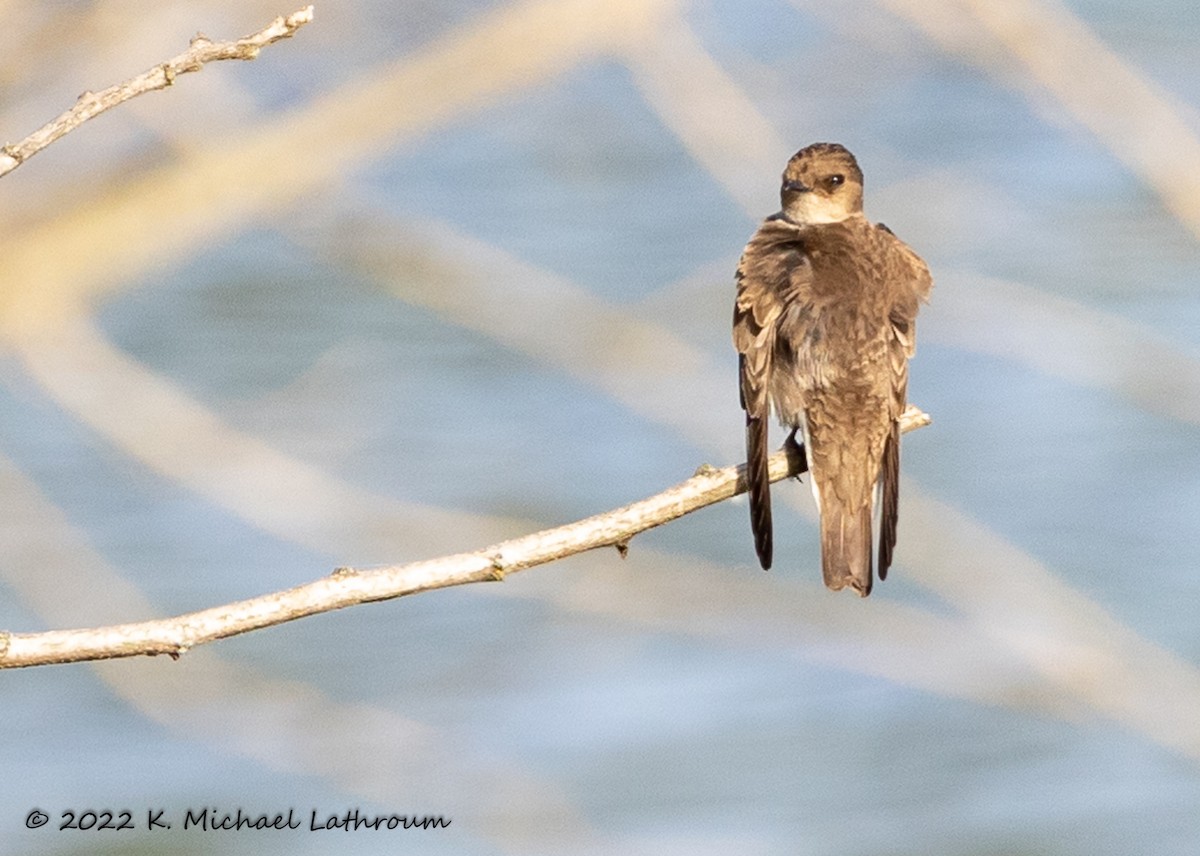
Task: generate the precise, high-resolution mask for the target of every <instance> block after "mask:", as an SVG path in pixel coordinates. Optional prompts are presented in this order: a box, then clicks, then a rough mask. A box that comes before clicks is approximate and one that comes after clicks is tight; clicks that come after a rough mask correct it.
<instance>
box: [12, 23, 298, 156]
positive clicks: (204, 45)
mask: <svg viewBox="0 0 1200 856" xmlns="http://www.w3.org/2000/svg"><path fill="white" fill-rule="evenodd" d="M312 19H313V7H312V6H306V7H305V8H303V9H300V10H299V11H296V12H293V13H292V14H291V15H288V16H287V17H286V18H285V17H283V16H282V15H281V16H280V17H278V18H276V19H275V20H274V21H272V22H271V23H270V24H268V25H267V26H266V27H264V28H263V29H261V30H259V31H258V32H257V33H254V34H253V35H249V36H245V37H244V38H240V39H238V40H237V41H233V42H212V41H209V39H208V38H207V37H205V36H203V35H199V34H197V35H196V37H195V38H193V39H192V42H191V45H190V47H188V49H187V50H186V51H184V52H183V53H181V54H179V56H177V57H174V58H172V59H169V60H167V61H166V62H164V63H160V64H159V65H156V66H154V67H153V68H151V69H148V70H146V71H144V72H142V73H141V74H139V75H138V76H137V77H134V78H130V79H129V80H126V81H125V82H124V83H118V84H117V85H115V86H110V87H108V89H105V90H102V91H100V92H85V93H83V94H82V95H80V96H79V99H78V100H77V101H76V102H75V106H74V107H72V108H71V109H70V110H68V111H66V112H65V113H63V114H62V115H61V116H59V117H58V118H57V119H54V120H53V121H51V122H48V123H47V124H45V125H43V126H42V127H41V128H38V129H37V130H36V131H34V132H33V133H32V134H30V135H29V136H28V137H26V138H25V139H23V140H22V141H21V142H19V143H15V144H10V145H6V146H4V147H3V148H2V149H0V177H2V176H5V175H7V174H8V173H10V172H12V171H13V170H14V169H16V168H17V167H18V166H20V165H21V164H22V163H24V162H25V161H27V160H29V158H31V157H33V156H34V155H36V154H37V153H38V152H40V151H41V150H42V149H44V148H46V146H48V145H50V144H51V143H53V142H54V141H55V140H57V139H59V138H60V137H63V136H65V135H66V134H69V133H70V132H71V131H73V130H75V129H76V128H78V127H79V126H80V125H82V124H83V123H84V122H86V121H87V120H88V119H91V118H93V117H95V116H99V115H100V114H101V113H103V112H104V111H105V110H108V109H110V108H112V107H116V106H117V105H118V104H121V103H123V102H125V101H128V100H129V99H131V98H136V97H137V96H138V95H142V94H144V93H146V92H151V91H153V90H155V89H165V88H167V87H168V86H170V85H171V84H173V83H174V82H175V78H176V77H178V76H179V75H181V74H187V73H188V72H190V71H199V70H200V69H201V68H203V67H204V64H205V63H208V62H216V61H218V60H223V59H255V58H256V57H257V56H258V52H259V51H260V50H261V49H262V48H263V47H264V46H266V45H269V44H272V43H273V42H277V41H279V40H280V39H289V38H291V37H292V36H293V35H294V34H295V33H296V31H297V30H299V29H300V28H301V27H302V26H304V25H305V24H307V23H309V22H310V21H312Z"/></svg>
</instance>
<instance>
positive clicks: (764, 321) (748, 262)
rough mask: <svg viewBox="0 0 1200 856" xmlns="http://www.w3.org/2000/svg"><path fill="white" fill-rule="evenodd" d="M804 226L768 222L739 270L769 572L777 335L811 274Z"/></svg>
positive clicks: (749, 437)
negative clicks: (770, 433)
mask: <svg viewBox="0 0 1200 856" xmlns="http://www.w3.org/2000/svg"><path fill="white" fill-rule="evenodd" d="M803 249H804V248H803V242H802V233H801V230H800V229H799V227H797V226H796V225H794V224H792V223H789V222H787V221H786V220H783V219H781V218H771V219H768V220H766V221H765V222H764V223H763V224H762V225H761V226H760V227H759V229H758V231H757V232H755V233H754V236H753V237H752V238H751V239H750V243H748V244H747V245H746V249H745V250H744V251H743V252H742V258H741V261H740V262H739V263H738V268H737V302H736V303H735V305H734V310H733V345H734V347H735V348H737V352H738V356H739V359H738V365H739V372H740V376H741V377H740V390H741V402H742V409H744V410H745V411H746V486H747V493H748V494H749V496H750V528H751V529H752V530H753V532H754V548H755V551H756V552H757V553H758V560H759V562H760V563H761V564H762V566H763V568H770V567H771V558H772V550H773V547H772V532H771V483H770V479H769V478H768V475H767V428H768V417H769V415H770V410H771V402H770V389H769V387H770V379H771V368H772V361H773V359H774V352H775V330H776V324H777V323H778V321H779V317H780V315H781V314H782V313H783V310H784V308H785V305H786V299H787V297H788V294H789V292H790V291H792V290H794V289H795V288H797V287H798V286H799V285H800V283H799V282H798V280H802V279H803V278H804V276H805V275H806V272H807V271H808V264H807V260H806V258H805V256H804V251H803Z"/></svg>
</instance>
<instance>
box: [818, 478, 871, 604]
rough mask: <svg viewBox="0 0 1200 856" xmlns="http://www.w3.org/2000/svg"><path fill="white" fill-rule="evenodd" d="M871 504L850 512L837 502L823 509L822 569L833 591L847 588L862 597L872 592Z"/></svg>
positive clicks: (828, 503)
mask: <svg viewBox="0 0 1200 856" xmlns="http://www.w3.org/2000/svg"><path fill="white" fill-rule="evenodd" d="M871 560H872V556H871V504H870V503H869V502H868V503H866V504H864V505H863V506H862V508H860V509H858V510H856V511H847V510H846V509H845V508H843V507H842V506H841V505H840V503H837V502H836V501H832V502H827V503H826V507H825V508H823V509H821V570H822V572H823V573H824V575H825V585H826V586H828V587H829V588H830V589H832V590H833V591H839V590H841V589H843V588H845V587H846V586H850V588H852V589H854V590H855V591H856V592H858V594H859V595H861V596H862V597H866V596H867V595H869V594H870V593H871V579H872V576H873V570H874V568H873V564H872V561H871Z"/></svg>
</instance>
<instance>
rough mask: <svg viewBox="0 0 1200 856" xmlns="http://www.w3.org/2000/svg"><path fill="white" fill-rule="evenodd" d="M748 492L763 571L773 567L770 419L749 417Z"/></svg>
mask: <svg viewBox="0 0 1200 856" xmlns="http://www.w3.org/2000/svg"><path fill="white" fill-rule="evenodd" d="M746 492H747V494H749V496H750V529H751V531H752V532H753V533H754V551H755V552H756V553H758V561H759V564H761V565H762V567H763V570H764V571H767V570H770V569H771V559H772V554H773V552H774V543H773V536H772V527H771V478H770V476H769V474H768V472H767V421H766V420H765V419H755V418H752V417H750V416H747V417H746Z"/></svg>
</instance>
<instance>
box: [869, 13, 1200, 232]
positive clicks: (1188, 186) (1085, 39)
mask: <svg viewBox="0 0 1200 856" xmlns="http://www.w3.org/2000/svg"><path fill="white" fill-rule="evenodd" d="M877 2H879V4H880V5H882V6H883V7H885V8H887V9H889V10H890V11H892V12H893V13H895V14H897V15H900V16H902V17H904V18H906V19H908V20H909V21H911V22H913V23H914V24H916V25H917V26H918V27H919V28H921V30H922V31H923V32H924V33H925V34H926V35H928V36H929V37H930V38H932V39H933V40H934V41H936V42H937V43H938V44H939V45H941V46H942V47H943V48H944V49H945V50H947V51H949V52H951V53H954V54H956V55H959V56H962V57H963V58H965V59H967V60H969V61H971V62H973V63H975V64H976V65H978V66H980V67H981V68H983V69H985V70H987V71H989V72H991V73H993V74H995V75H997V76H999V77H1001V78H1002V79H1005V80H1009V79H1011V75H1010V71H1012V70H1013V68H1014V66H1015V68H1016V70H1017V75H1016V79H1017V81H1018V82H1019V83H1021V85H1023V86H1025V87H1026V88H1027V89H1030V90H1032V91H1033V92H1034V94H1035V95H1039V96H1040V95H1041V93H1048V94H1049V95H1051V96H1052V97H1053V98H1054V99H1055V100H1056V101H1057V102H1058V103H1059V104H1060V105H1061V106H1062V107H1063V108H1064V109H1065V110H1066V111H1067V112H1068V113H1069V114H1070V115H1071V116H1072V117H1073V118H1074V119H1075V120H1076V121H1078V122H1079V123H1080V124H1082V125H1083V126H1084V127H1086V128H1087V129H1088V130H1090V131H1091V132H1092V133H1093V134H1095V135H1096V136H1097V137H1098V138H1099V139H1100V141H1101V142H1102V143H1103V144H1104V145H1105V146H1106V147H1107V148H1108V149H1109V151H1111V152H1112V153H1113V155H1115V156H1116V157H1117V158H1118V159H1119V160H1121V162H1123V163H1124V164H1125V165H1126V166H1128V167H1129V168H1130V169H1131V170H1133V172H1134V173H1136V174H1137V175H1138V176H1140V177H1141V179H1142V180H1143V181H1144V182H1145V183H1146V184H1147V185H1148V186H1150V187H1151V188H1153V189H1154V191H1155V192H1156V193H1157V194H1158V196H1159V198H1161V199H1162V201H1163V204H1164V205H1165V206H1166V207H1167V209H1168V210H1170V211H1171V213H1172V214H1174V215H1175V217H1177V218H1178V219H1179V221H1180V222H1181V223H1183V224H1184V225H1185V226H1187V227H1188V228H1189V229H1190V230H1191V231H1192V234H1194V235H1196V236H1197V237H1198V238H1200V139H1198V138H1197V136H1196V134H1195V133H1194V132H1193V130H1192V128H1191V127H1190V126H1189V125H1188V123H1187V121H1186V120H1185V116H1186V115H1187V114H1188V113H1189V112H1190V111H1189V108H1188V107H1186V105H1184V104H1183V103H1182V102H1181V101H1179V99H1177V98H1176V97H1175V96H1173V95H1172V94H1171V93H1169V92H1167V91H1166V90H1164V89H1163V88H1162V87H1161V86H1159V85H1158V84H1156V83H1155V82H1154V81H1152V80H1151V79H1150V78H1148V77H1147V76H1146V75H1144V74H1142V73H1141V72H1140V71H1139V70H1138V69H1137V68H1136V67H1135V66H1134V65H1133V64H1132V63H1129V62H1126V61H1125V60H1124V59H1122V58H1121V57H1120V56H1119V55H1118V54H1117V53H1116V52H1114V51H1113V50H1112V49H1110V48H1109V47H1108V45H1107V44H1105V42H1104V41H1103V40H1102V39H1101V38H1099V37H1098V36H1097V35H1096V34H1095V33H1094V32H1093V31H1092V30H1091V28H1090V27H1088V26H1087V24H1086V23H1084V22H1083V21H1082V20H1081V19H1080V18H1079V17H1077V16H1076V15H1074V14H1073V13H1072V12H1071V11H1070V10H1069V9H1067V8H1066V7H1065V6H1063V5H1061V4H1059V3H1057V2H1054V0H1005V2H1002V3H1001V2H995V0H943V2H940V3H929V2H926V0H877Z"/></svg>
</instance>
